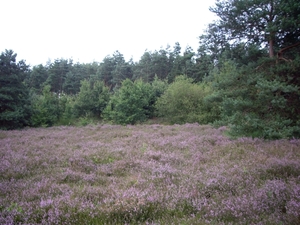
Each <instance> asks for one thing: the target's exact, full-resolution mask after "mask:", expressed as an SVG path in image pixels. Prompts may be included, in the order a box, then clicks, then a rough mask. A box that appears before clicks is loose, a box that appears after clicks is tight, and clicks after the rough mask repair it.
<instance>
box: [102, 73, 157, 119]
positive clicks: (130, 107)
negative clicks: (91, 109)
mask: <svg viewBox="0 0 300 225" xmlns="http://www.w3.org/2000/svg"><path fill="white" fill-rule="evenodd" d="M153 98H154V93H153V90H152V87H151V85H150V84H149V83H145V82H143V81H142V80H136V81H135V82H132V81H131V80H129V79H126V80H124V81H123V82H122V86H121V87H120V89H119V90H117V92H116V93H115V94H114V95H113V96H112V97H111V100H110V102H109V104H108V105H107V107H106V109H105V115H104V118H105V119H106V120H111V121H113V122H115V123H118V124H135V123H137V122H143V121H145V120H146V119H148V118H149V117H150V116H151V115H152V114H153V106H152V104H153Z"/></svg>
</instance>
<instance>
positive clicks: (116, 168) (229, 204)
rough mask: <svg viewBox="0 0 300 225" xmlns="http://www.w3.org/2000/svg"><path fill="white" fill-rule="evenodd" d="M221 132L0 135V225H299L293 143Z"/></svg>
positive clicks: (184, 128) (142, 128)
mask: <svg viewBox="0 0 300 225" xmlns="http://www.w3.org/2000/svg"><path fill="white" fill-rule="evenodd" d="M226 129H227V128H226V127H220V128H218V129H215V128H212V127H211V126H209V125H205V126H204V125H199V124H196V123H195V124H184V125H172V126H170V125H158V124H152V125H135V126H132V125H127V126H120V125H106V124H105V125H99V124H98V125H93V126H91V125H89V126H85V127H71V126H60V127H50V128H28V129H24V130H12V131H0V157H1V164H0V224H294V225H296V224H299V222H300V220H299V218H300V188H299V187H300V183H299V175H300V174H299V171H300V166H299V165H300V152H299V149H300V140H298V139H292V140H274V141H266V140H261V139H257V138H255V139H252V138H238V139H234V140H230V139H229V138H228V137H226V136H224V135H223V133H224V131H226Z"/></svg>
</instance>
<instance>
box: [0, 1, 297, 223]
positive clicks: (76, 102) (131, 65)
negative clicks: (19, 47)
mask: <svg viewBox="0 0 300 225" xmlns="http://www.w3.org/2000/svg"><path fill="white" fill-rule="evenodd" d="M211 11H212V12H214V13H216V15H217V16H218V18H219V19H218V20H216V21H214V22H213V23H212V24H210V25H209V26H208V27H207V30H206V31H205V33H204V34H203V35H202V36H200V37H199V48H198V49H197V51H196V52H195V51H194V50H193V49H191V48H190V47H187V48H186V49H185V50H184V51H181V47H180V44H179V43H175V45H174V47H173V48H171V47H170V46H167V47H166V48H165V49H163V48H161V49H160V50H158V51H153V52H151V51H145V53H144V54H143V55H142V56H141V58H140V60H139V61H137V62H133V61H132V60H129V61H126V60H125V59H124V57H123V55H122V54H121V53H120V52H118V51H116V52H114V53H113V55H112V56H110V55H109V56H107V57H105V58H104V59H103V61H102V62H92V63H86V64H83V63H79V62H77V63H74V62H73V61H72V60H69V59H56V60H54V61H53V62H52V61H49V62H47V64H46V65H36V66H33V67H29V66H28V65H26V63H25V61H23V60H21V61H17V59H16V57H17V54H16V53H14V52H13V51H12V50H5V51H3V52H2V53H1V55H0V159H1V161H0V224H292V225H293V224H295V225H296V224H300V188H299V187H300V182H299V178H300V151H299V150H300V141H299V137H300V90H299V87H300V76H299V75H300V74H299V71H300V54H299V52H300V51H299V50H300V39H299V37H300V27H299V24H300V17H299V15H300V2H298V1H294V0H274V1H267V0H256V1H248V0H247V1H246V0H217V1H216V4H215V6H214V7H212V8H211ZM21 128H22V129H21Z"/></svg>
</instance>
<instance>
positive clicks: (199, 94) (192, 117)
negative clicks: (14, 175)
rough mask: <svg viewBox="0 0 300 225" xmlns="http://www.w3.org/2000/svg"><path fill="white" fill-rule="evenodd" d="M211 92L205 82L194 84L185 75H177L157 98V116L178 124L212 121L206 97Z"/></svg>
mask: <svg viewBox="0 0 300 225" xmlns="http://www.w3.org/2000/svg"><path fill="white" fill-rule="evenodd" d="M211 92H212V89H211V87H210V85H209V84H207V83H201V84H195V83H193V80H192V79H190V78H187V77H186V76H178V77H176V79H175V81H174V82H173V83H172V84H170V86H169V87H168V89H167V90H166V91H165V93H164V94H163V95H162V96H161V97H160V98H158V100H157V103H156V109H157V113H158V116H160V117H164V118H166V119H167V120H168V121H169V122H171V123H178V124H182V123H194V122H198V123H201V124H207V123H209V122H212V121H213V120H214V118H213V117H212V116H211V115H212V114H211V110H212V109H213V105H211V103H210V101H209V99H206V97H207V96H208V95H209V94H210V93H211Z"/></svg>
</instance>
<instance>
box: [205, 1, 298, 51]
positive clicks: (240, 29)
mask: <svg viewBox="0 0 300 225" xmlns="http://www.w3.org/2000/svg"><path fill="white" fill-rule="evenodd" d="M210 10H211V11H212V12H214V13H215V14H216V15H217V16H218V17H219V20H218V21H215V23H214V25H213V26H211V29H214V30H215V31H217V32H218V37H217V39H219V40H220V41H221V40H222V39H223V41H222V42H223V44H224V43H225V42H229V41H231V42H238V43H240V42H243V41H242V40H246V41H245V44H247V43H251V44H256V45H257V46H263V45H267V46H268V51H269V56H270V57H274V51H275V49H276V48H277V49H278V48H282V47H286V46H289V45H291V44H295V43H296V42H299V34H300V30H299V26H298V24H299V23H300V18H299V16H298V15H299V12H300V3H299V2H295V1H294V0H283V1H269V0H257V1H248V0H242V1H241V0H218V1H217V2H216V4H215V7H212V8H210ZM224 41H225V42H224Z"/></svg>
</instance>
